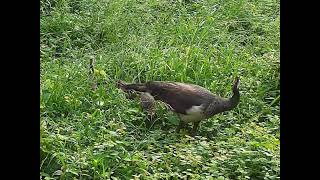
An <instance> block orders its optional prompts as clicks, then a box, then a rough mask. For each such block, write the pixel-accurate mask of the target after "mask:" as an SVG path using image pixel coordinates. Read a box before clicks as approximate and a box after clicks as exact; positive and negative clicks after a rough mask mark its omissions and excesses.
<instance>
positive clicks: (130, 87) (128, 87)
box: [117, 81, 147, 92]
mask: <svg viewBox="0 0 320 180" xmlns="http://www.w3.org/2000/svg"><path fill="white" fill-rule="evenodd" d="M117 87H118V88H120V89H122V90H123V91H130V90H134V91H139V92H147V87H146V85H145V84H144V83H140V84H139V83H136V84H126V83H124V82H123V81H118V82H117Z"/></svg>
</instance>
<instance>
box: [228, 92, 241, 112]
mask: <svg viewBox="0 0 320 180" xmlns="http://www.w3.org/2000/svg"><path fill="white" fill-rule="evenodd" d="M239 102H240V93H239V90H234V91H233V95H232V97H231V98H229V99H228V100H227V110H231V109H233V108H235V107H236V106H237V105H238V104H239Z"/></svg>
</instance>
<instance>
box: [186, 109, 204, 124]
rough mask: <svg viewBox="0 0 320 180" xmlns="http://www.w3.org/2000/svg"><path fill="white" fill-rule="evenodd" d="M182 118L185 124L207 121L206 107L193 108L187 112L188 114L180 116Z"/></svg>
mask: <svg viewBox="0 0 320 180" xmlns="http://www.w3.org/2000/svg"><path fill="white" fill-rule="evenodd" d="M180 118H181V120H182V121H184V122H185V123H189V122H197V121H201V120H203V119H205V115H204V106H203V104H202V105H200V106H192V107H191V108H189V109H187V110H186V114H180Z"/></svg>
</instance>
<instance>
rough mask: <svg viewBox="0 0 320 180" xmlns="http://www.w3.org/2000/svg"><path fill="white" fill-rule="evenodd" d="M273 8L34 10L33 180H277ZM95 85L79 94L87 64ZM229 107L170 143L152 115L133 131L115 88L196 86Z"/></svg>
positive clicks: (132, 119) (89, 3) (170, 118)
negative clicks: (37, 56)
mask: <svg viewBox="0 0 320 180" xmlns="http://www.w3.org/2000/svg"><path fill="white" fill-rule="evenodd" d="M279 14H280V13H279V1H274V0H259V1H245V0H240V1H239V0H225V1H221V0H193V1H192V0H190V1H187V0H180V1H175V0H171V1H169V0H163V1H157V0H148V1H145V0H128V1H124V0H117V1H111V0H41V19H40V21H41V22H40V23H41V29H40V31H41V41H40V46H41V49H40V53H41V102H40V104H41V106H40V109H41V129H40V133H41V147H40V151H41V176H42V178H43V179H169V178H170V177H171V178H173V179H181V178H187V177H189V178H190V179H279V178H280V164H279V156H280V154H279V151H280V146H279V144H280V143H279V141H280V136H279V134H280V132H279V131H280V128H279V126H280V120H279V118H280V117H279V116H280V113H279V112H280V108H279V103H280V88H279V86H280V82H279V80H280V73H279V67H280V65H279V61H280V51H279V36H280V35H279V33H280V32H279V24H280V15H279ZM92 57H93V58H95V60H96V67H95V68H96V73H95V77H96V79H97V80H98V82H106V84H103V85H100V86H99V87H98V89H97V90H96V91H92V90H91V89H90V83H91V82H90V81H89V78H88V65H89V59H90V58H92ZM237 75H238V76H240V77H241V84H240V92H241V102H240V104H239V106H238V107H237V108H236V109H234V110H232V111H230V112H228V113H224V114H220V115H217V116H215V117H213V118H211V119H209V120H207V121H205V122H202V124H201V127H200V133H199V134H200V136H198V137H195V138H191V137H188V136H186V132H182V133H180V134H177V133H175V132H174V128H175V126H176V123H177V121H178V118H177V117H176V116H175V115H174V114H173V113H172V112H168V111H167V110H166V109H165V108H164V107H163V106H161V105H159V107H158V109H157V114H158V116H157V122H158V123H157V124H156V125H155V126H154V127H153V128H152V129H147V128H146V127H145V125H144V119H145V114H144V113H143V112H142V111H141V109H140V107H139V104H138V102H136V101H129V100H127V99H125V97H124V95H123V93H122V92H121V91H119V90H118V89H117V88H116V86H115V83H114V82H115V81H116V80H118V79H121V80H124V81H127V82H145V81H149V80H164V81H179V82H188V83H194V84H198V85H201V86H204V87H206V88H208V89H209V90H211V91H212V92H214V93H215V94H217V95H220V96H224V97H228V96H230V95H231V84H232V81H233V78H234V77H235V76H237Z"/></svg>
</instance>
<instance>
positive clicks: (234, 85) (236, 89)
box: [232, 77, 240, 92]
mask: <svg viewBox="0 0 320 180" xmlns="http://www.w3.org/2000/svg"><path fill="white" fill-rule="evenodd" d="M239 85H240V78H239V77H236V79H235V80H234V83H233V86H232V91H233V92H238V91H239Z"/></svg>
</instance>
